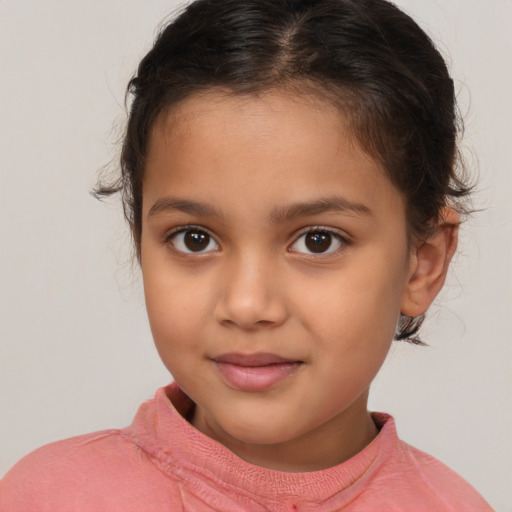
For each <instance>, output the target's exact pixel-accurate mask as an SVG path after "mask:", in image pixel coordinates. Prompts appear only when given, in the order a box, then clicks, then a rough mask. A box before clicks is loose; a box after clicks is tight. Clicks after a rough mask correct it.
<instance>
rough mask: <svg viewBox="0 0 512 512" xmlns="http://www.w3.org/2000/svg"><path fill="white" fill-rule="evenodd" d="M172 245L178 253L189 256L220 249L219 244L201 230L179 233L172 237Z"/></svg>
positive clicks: (188, 230)
mask: <svg viewBox="0 0 512 512" xmlns="http://www.w3.org/2000/svg"><path fill="white" fill-rule="evenodd" d="M171 243H172V245H173V246H174V248H175V249H177V250H178V251H180V252H184V253H188V254H190V253H198V252H210V251H214V250H217V249H218V248H219V246H218V244H217V242H215V240H214V239H213V238H212V237H211V236H210V235H209V234H208V233H206V232H205V231H202V230H200V229H186V230H182V231H178V232H177V233H175V234H174V235H173V236H172V237H171Z"/></svg>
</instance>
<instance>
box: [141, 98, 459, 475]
mask: <svg viewBox="0 0 512 512" xmlns="http://www.w3.org/2000/svg"><path fill="white" fill-rule="evenodd" d="M334 198H337V199H338V200H339V199H340V198H341V199H342V201H344V204H342V205H341V206H344V208H341V207H340V205H339V204H338V207H333V201H332V200H333V199H334ZM320 199H328V200H329V201H330V205H327V206H330V207H329V208H327V209H325V208H324V209H323V210H325V211H323V210H322V208H316V211H313V210H312V209H311V208H310V209H309V211H305V210H304V208H303V209H302V210H300V209H297V208H295V209H292V208H291V206H292V205H295V204H298V203H300V204H311V203H315V202H318V201H319V200H320ZM184 201H188V203H185V202H184ZM191 201H193V202H195V203H203V204H205V205H208V207H207V208H202V209H198V208H195V209H194V208H191V206H190V205H191V203H190V202H191ZM327 202H328V201H327ZM327 202H324V206H325V205H326V203H327ZM347 203H350V205H351V207H350V208H346V206H347ZM354 205H356V206H354ZM286 212H288V213H289V215H285V213H286ZM454 215H455V214H454V213H453V212H452V211H450V210H447V211H446V215H445V216H444V217H445V219H447V222H446V224H443V225H441V226H440V227H439V229H438V231H437V232H436V233H435V234H434V235H433V236H432V238H431V239H430V240H429V241H424V242H422V243H421V244H419V243H418V244H416V245H414V246H413V247H412V248H411V247H410V246H409V245H408V242H407V230H406V227H407V224H406V211H405V201H404V198H403V197H402V194H401V193H400V192H399V191H398V190H396V189H395V187H394V186H393V185H392V183H391V182H390V181H389V179H388V178H387V177H386V175H385V173H384V171H383V169H382V168H381V167H380V165H379V164H378V163H377V162H376V161H375V160H373V159H372V158H370V157H369V156H368V155H367V154H366V153H365V152H364V151H363V150H362V149H361V147H360V146H359V145H358V143H357V142H356V140H355V139H354V137H353V136H352V135H351V133H350V131H349V130H348V128H347V126H346V125H345V123H344V119H343V116H342V115H341V114H340V112H339V110H338V109H336V108H335V107H333V106H331V105H330V104H329V103H327V102H323V101H322V100H321V99H319V98H315V97H314V96H311V95H304V96H298V95H296V96H290V94H286V93H284V92H281V91H279V90H274V91H270V92H268V93H266V94H265V95H261V96H240V95H239V96H235V95H228V94H223V93H222V92H220V91H212V92H210V93H208V94H200V95H197V94H196V95H195V96H192V97H191V98H189V99H187V100H186V101H185V102H183V103H181V104H180V105H179V106H178V107H177V108H174V109H173V110H172V111H171V112H170V113H166V114H163V115H161V116H160V117H159V118H158V119H157V121H156V122H155V123H154V125H153V127H152V131H151V134H150V141H149V148H148V156H147V164H146V167H145V174H144V180H143V221H142V237H141V265H142V272H143V279H144V290H145V297H146V304H147V311H148V316H149V321H150V325H151V330H152V333H153V337H154V340H155V344H156V347H157V349H158V352H159V354H160V357H161V358H162V361H163V362H164V364H165V365H166V367H167V368H168V369H169V371H170V372H171V373H172V375H173V377H174V379H175V380H176V382H177V383H178V384H179V386H180V387H181V388H182V389H183V390H184V391H185V393H186V394H187V395H189V396H190V397H191V398H192V400H193V401H194V402H195V404H196V408H195V412H194V416H193V418H192V424H193V425H194V426H195V427H196V428H198V429H199V430H200V431H201V432H203V433H204V434H206V435H208V436H210V437H211V438H213V439H215V440H217V441H219V442H221V443H222V444H224V445H225V446H226V447H227V448H229V449H230V450H232V451H233V452H234V453H236V454H237V455H238V456H240V457H241V458H243V459H245V460H246V461H249V462H251V463H253V464H257V465H259V466H263V467H266V468H270V469H276V470H282V471H293V472H300V471H314V470H320V469H324V468H327V467H332V466H334V465H336V464H339V463H341V462H343V461H345V460H347V459H348V458H350V457H352V456H353V455H355V454H356V453H357V452H359V451H360V450H361V449H363V448H364V447H365V446H366V445H367V444H368V443H370V442H371V441H372V439H374V437H375V436H376V434H377V428H376V426H375V424H374V423H373V420H372V419H371V417H370V415H369V413H368V411H367V398H368V389H369V386H370V383H371V382H372V380H373V378H374V377H375V375H376V374H377V372H378V370H379V368H380V366H381V365H382V363H383V361H384V359H385V357H386V354H387V352H388V350H389V347H390V344H391V341H392V338H393V334H394V331H395V326H396V323H397V320H398V318H399V314H400V311H402V312H404V313H405V314H421V313H423V312H424V311H426V309H427V308H428V306H429V305H430V302H431V301H432V300H433V298H434V297H435V295H436V294H437V292H438V291H439V289H440V287H441V286H442V284H443V282H444V277H445V274H446V269H447V267H448V263H449V260H450V258H451V255H452V254H453V251H454V250H455V246H456V226H455V224H456V220H457V219H456V216H455V217H454ZM451 221H455V223H453V222H451ZM190 225H192V226H193V228H192V229H196V230H197V228H198V227H199V228H200V229H201V230H202V231H204V232H205V233H207V234H208V235H209V236H210V238H209V239H207V240H208V242H207V245H206V247H205V249H204V250H201V251H200V252H191V251H190V249H188V248H187V246H186V245H185V244H184V237H183V232H179V230H180V229H181V230H183V229H187V226H190ZM319 227H321V229H320V228H319ZM308 228H313V229H317V231H318V230H323V231H324V232H325V231H326V230H328V231H332V232H333V233H334V234H333V235H332V239H331V240H332V243H331V246H330V247H329V248H328V249H327V250H326V251H325V252H323V253H311V251H310V250H309V249H308V247H307V246H306V245H305V243H304V242H305V235H304V231H305V230H307V229H308ZM188 229H191V228H190V227H189V228H188ZM176 230H178V233H176ZM180 233H181V234H180ZM338 235H339V236H340V237H341V238H338ZM187 251H188V252H187ZM228 352H229V353H230V352H236V353H244V354H253V353H261V352H270V353H273V354H277V355H279V356H281V357H285V358H288V359H292V360H296V361H302V364H301V365H300V367H299V369H298V370H297V371H296V372H295V373H293V374H292V375H291V376H289V377H288V378H286V379H284V380H282V381H280V382H279V383H278V384H277V385H275V386H273V387H271V388H270V389H267V390H265V391H252V392H247V391H242V390H240V389H236V388H234V387H233V386H230V385H228V384H227V383H226V381H225V380H224V379H223V378H222V376H221V375H220V373H219V371H218V369H217V367H216V365H215V363H214V362H213V361H212V358H214V357H216V356H218V355H220V354H224V353H228Z"/></svg>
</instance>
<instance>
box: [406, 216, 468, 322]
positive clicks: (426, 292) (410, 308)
mask: <svg viewBox="0 0 512 512" xmlns="http://www.w3.org/2000/svg"><path fill="white" fill-rule="evenodd" d="M440 219H441V220H440V222H439V224H438V226H437V228H436V230H435V231H434V233H433V234H432V235H431V236H430V237H429V238H428V239H427V240H421V241H419V242H418V243H417V245H416V247H415V248H414V250H413V252H412V254H411V259H410V274H409V280H408V282H407V285H406V289H405V294H404V298H403V301H402V307H401V310H400V311H401V313H402V314H403V315H407V316H420V315H423V314H424V313H425V312H426V311H427V309H428V307H429V306H430V304H432V302H433V300H434V299H435V298H436V296H437V294H438V293H439V292H440V290H441V288H442V287H443V284H444V282H445V279H446V274H447V272H448V267H449V265H450V261H451V259H452V256H453V254H454V253H455V249H457V239H458V232H459V224H460V219H459V215H458V214H457V212H456V211H455V210H453V208H449V207H444V208H443V210H442V211H441V217H440Z"/></svg>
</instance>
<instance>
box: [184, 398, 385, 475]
mask: <svg viewBox="0 0 512 512" xmlns="http://www.w3.org/2000/svg"><path fill="white" fill-rule="evenodd" d="M367 397H368V393H366V394H365V396H362V397H360V399H358V400H357V401H356V402H355V403H354V404H353V405H351V406H350V407H349V408H348V409H346V410H344V411H343V412H342V413H340V414H338V415H337V416H335V417H333V418H331V419H330V420H329V421H327V422H326V423H324V424H322V425H320V426H318V427H316V428H314V429H312V430H310V431H308V432H306V433H304V434H302V435H301V436H299V437H296V438H294V439H291V440H288V441H284V442H280V443H273V444H256V443H246V442H244V441H241V440H239V439H236V438H234V437H232V436H230V435H229V434H228V433H227V432H225V431H223V430H222V429H221V428H220V427H219V426H218V425H216V424H215V423H214V422H212V421H211V420H210V419H209V418H208V417H207V416H205V414H204V413H203V412H202V411H201V410H200V409H199V408H196V411H195V413H194V417H193V419H192V421H191V423H192V424H193V425H194V426H195V427H196V428H197V429H198V430H200V431H201V432H203V433H204V434H206V435H207V436H209V437H211V438H213V439H215V440H216V441H218V442H220V443H222V444H223V445H224V446H226V447H227V448H228V449H229V450H231V451H232V452H233V453H235V454H236V455H238V456H239V457H240V458H241V459H243V460H245V461H246V462H249V463H251V464H254V465H256V466H261V467H264V468H267V469H272V470H276V471H286V472H291V473H300V472H306V471H319V470H322V469H326V468H330V467H333V466H337V465H338V464H341V463H342V462H345V461H346V460H348V459H350V458H351V457H353V456H354V455H356V454H357V453H359V452H360V451H361V450H362V449H364V448H365V447H366V446H367V445H368V444H369V443H370V442H371V441H372V440H373V439H374V438H375V437H376V435H377V433H378V429H377V427H376V426H375V423H374V422H373V420H372V418H371V416H370V414H369V412H368V411H367V409H366V402H367Z"/></svg>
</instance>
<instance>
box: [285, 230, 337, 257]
mask: <svg viewBox="0 0 512 512" xmlns="http://www.w3.org/2000/svg"><path fill="white" fill-rule="evenodd" d="M345 243H346V242H345V239H344V238H343V237H342V236H341V235H338V233H334V232H332V231H327V230H322V229H318V230H314V231H309V232H308V233H304V234H303V235H301V236H300V237H299V238H298V239H297V240H296V241H295V243H294V244H293V245H292V246H291V249H292V250H293V251H295V252H300V253H306V254H325V253H331V252H334V251H336V250H338V249H340V248H341V247H342V246H343V245H344V244H345Z"/></svg>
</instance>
